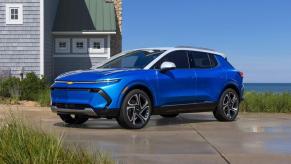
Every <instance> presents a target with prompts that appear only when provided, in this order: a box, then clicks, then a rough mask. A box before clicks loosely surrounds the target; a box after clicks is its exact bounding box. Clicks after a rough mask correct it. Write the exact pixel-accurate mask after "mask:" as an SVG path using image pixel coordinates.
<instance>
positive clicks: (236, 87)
mask: <svg viewBox="0 0 291 164" xmlns="http://www.w3.org/2000/svg"><path fill="white" fill-rule="evenodd" d="M229 88H230V89H233V90H235V91H236V93H237V94H238V96H239V99H240V100H241V99H242V95H241V91H240V90H239V87H238V86H237V85H235V84H233V83H229V84H227V85H226V86H225V87H224V88H223V89H222V91H221V92H220V94H219V98H220V97H221V95H222V93H223V92H224V91H225V90H226V89H229Z"/></svg>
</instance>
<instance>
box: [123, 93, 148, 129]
mask: <svg viewBox="0 0 291 164" xmlns="http://www.w3.org/2000/svg"><path fill="white" fill-rule="evenodd" d="M126 113H127V117H128V120H129V121H130V122H131V123H132V124H133V125H143V124H145V123H146V122H147V121H148V119H149V118H150V104H149V101H148V100H147V98H146V97H145V96H143V95H142V94H140V93H136V94H134V95H132V96H131V97H130V98H129V99H128V102H127V106H126Z"/></svg>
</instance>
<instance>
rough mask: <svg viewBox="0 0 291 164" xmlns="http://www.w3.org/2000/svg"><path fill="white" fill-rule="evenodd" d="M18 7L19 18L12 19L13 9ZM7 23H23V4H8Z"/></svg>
mask: <svg viewBox="0 0 291 164" xmlns="http://www.w3.org/2000/svg"><path fill="white" fill-rule="evenodd" d="M14 8H15V9H18V19H11V9H14ZM6 24H7V25H9V24H23V5H22V4H6Z"/></svg>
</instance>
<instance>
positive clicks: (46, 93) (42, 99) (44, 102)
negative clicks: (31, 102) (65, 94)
mask: <svg viewBox="0 0 291 164" xmlns="http://www.w3.org/2000/svg"><path fill="white" fill-rule="evenodd" d="M50 101H51V98H50V89H49V88H46V89H44V90H42V91H41V92H40V93H39V98H38V103H39V104H40V106H49V105H50Z"/></svg>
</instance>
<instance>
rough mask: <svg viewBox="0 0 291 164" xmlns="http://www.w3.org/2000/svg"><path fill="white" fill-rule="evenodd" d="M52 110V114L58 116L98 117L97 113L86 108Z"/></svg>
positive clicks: (54, 107) (55, 108)
mask: <svg viewBox="0 0 291 164" xmlns="http://www.w3.org/2000/svg"><path fill="white" fill-rule="evenodd" d="M51 110H52V112H54V113H58V114H79V115H86V116H92V117H97V116H98V115H97V113H95V112H94V110H93V109H92V108H84V109H82V110H80V109H66V108H58V107H57V106H52V107H51Z"/></svg>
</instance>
